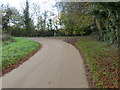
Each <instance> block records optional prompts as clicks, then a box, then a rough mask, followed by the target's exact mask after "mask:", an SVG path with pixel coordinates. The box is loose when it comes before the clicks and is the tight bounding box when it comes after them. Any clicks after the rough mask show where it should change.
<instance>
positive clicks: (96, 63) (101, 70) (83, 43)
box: [76, 37, 118, 88]
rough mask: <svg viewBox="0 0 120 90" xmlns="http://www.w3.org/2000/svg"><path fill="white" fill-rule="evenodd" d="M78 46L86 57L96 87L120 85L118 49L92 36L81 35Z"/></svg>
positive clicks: (115, 86)
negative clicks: (119, 77)
mask: <svg viewBox="0 0 120 90" xmlns="http://www.w3.org/2000/svg"><path fill="white" fill-rule="evenodd" d="M76 47H77V48H78V49H80V51H81V53H82V54H83V55H84V57H85V59H86V63H87V65H88V66H89V69H90V72H92V77H93V82H94V84H95V87H98V88H117V87H118V51H117V49H116V48H113V47H111V46H109V45H107V44H106V43H103V42H98V41H96V40H95V39H93V38H91V37H80V38H79V40H78V42H77V43H76Z"/></svg>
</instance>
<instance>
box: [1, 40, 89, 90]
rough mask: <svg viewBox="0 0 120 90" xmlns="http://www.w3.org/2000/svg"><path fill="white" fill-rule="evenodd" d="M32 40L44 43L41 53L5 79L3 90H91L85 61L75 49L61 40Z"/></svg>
mask: <svg viewBox="0 0 120 90" xmlns="http://www.w3.org/2000/svg"><path fill="white" fill-rule="evenodd" d="M29 39H32V40H35V41H37V42H39V43H41V44H42V48H41V50H40V51H38V52H37V53H36V54H35V55H34V56H32V57H31V58H30V59H29V60H28V61H26V62H25V63H23V64H22V65H20V66H19V67H18V68H16V69H14V70H13V71H11V72H10V73H8V74H6V75H5V76H3V77H2V87H3V88H88V82H87V79H86V76H85V70H84V66H83V61H82V58H81V56H80V54H79V52H78V50H77V49H76V48H74V47H73V46H72V45H71V44H68V43H66V42H63V41H61V40H55V39H47V38H29Z"/></svg>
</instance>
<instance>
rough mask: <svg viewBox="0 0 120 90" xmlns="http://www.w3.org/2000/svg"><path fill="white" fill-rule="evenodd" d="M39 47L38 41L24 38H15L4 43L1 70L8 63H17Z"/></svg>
mask: <svg viewBox="0 0 120 90" xmlns="http://www.w3.org/2000/svg"><path fill="white" fill-rule="evenodd" d="M38 47H39V44H38V43H36V42H34V41H32V40H27V39H24V38H15V39H14V41H13V42H10V43H9V44H4V43H3V44H2V48H0V49H2V50H1V51H2V59H1V63H2V67H1V68H0V70H1V69H2V70H3V69H4V68H5V67H7V66H8V65H11V64H14V63H16V62H17V61H18V60H20V59H22V58H23V57H24V56H26V55H28V54H29V53H30V52H32V51H33V50H35V49H37V48H38ZM0 53H1V52H0Z"/></svg>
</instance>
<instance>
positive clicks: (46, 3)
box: [0, 0, 56, 10]
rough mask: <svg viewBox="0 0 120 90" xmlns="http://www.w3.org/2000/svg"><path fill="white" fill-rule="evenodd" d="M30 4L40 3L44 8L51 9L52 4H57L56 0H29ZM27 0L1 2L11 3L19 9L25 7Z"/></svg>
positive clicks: (0, 1)
mask: <svg viewBox="0 0 120 90" xmlns="http://www.w3.org/2000/svg"><path fill="white" fill-rule="evenodd" d="M28 1H29V2H30V5H31V4H32V3H37V4H39V5H40V6H41V7H42V9H46V10H50V9H51V7H52V5H54V4H55V1H56V0H28ZM25 2H26V0H0V4H9V5H10V6H14V7H16V8H17V9H19V10H20V9H21V8H22V7H24V5H25Z"/></svg>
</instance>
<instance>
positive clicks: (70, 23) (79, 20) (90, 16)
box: [57, 2, 120, 46]
mask: <svg viewBox="0 0 120 90" xmlns="http://www.w3.org/2000/svg"><path fill="white" fill-rule="evenodd" d="M57 7H58V8H60V9H61V13H60V17H59V20H60V24H61V25H62V26H63V28H64V33H65V35H86V34H87V35H89V34H91V32H92V33H93V34H92V35H93V36H94V37H95V38H97V39H98V40H100V41H106V42H108V43H109V44H112V45H116V46H119V43H120V42H119V40H120V35H119V33H120V3H119V2H104V3H102V2H101V3H83V2H79V3H78V2H59V3H57Z"/></svg>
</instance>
